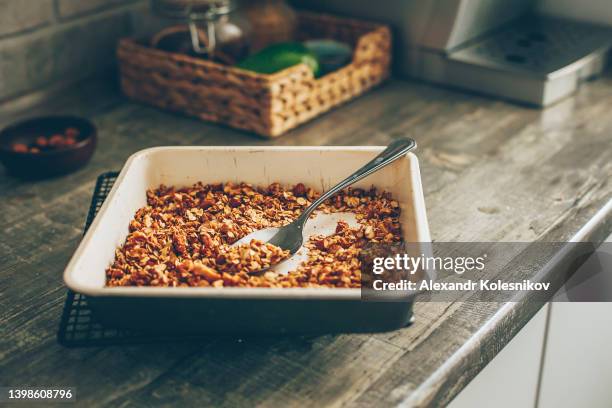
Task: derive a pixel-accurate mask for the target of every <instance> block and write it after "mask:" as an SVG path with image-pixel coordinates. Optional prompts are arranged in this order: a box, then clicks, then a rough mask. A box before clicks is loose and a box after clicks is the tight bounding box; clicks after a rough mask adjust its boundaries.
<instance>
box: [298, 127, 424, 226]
mask: <svg viewBox="0 0 612 408" xmlns="http://www.w3.org/2000/svg"><path fill="white" fill-rule="evenodd" d="M415 147H416V142H415V141H414V140H412V139H408V138H406V139H397V140H394V141H393V142H391V143H390V144H389V145H388V146H387V148H386V149H385V150H383V151H382V152H381V153H380V154H379V155H378V156H376V157H375V158H374V159H372V160H371V161H370V162H368V163H367V164H365V165H364V166H363V167H361V168H360V169H359V170H357V171H355V172H354V173H353V174H351V175H350V176H348V177H347V178H345V179H344V180H342V181H341V182H340V183H338V184H336V185H335V186H333V187H332V188H330V189H329V190H327V191H326V192H325V193H323V194H322V195H321V197H319V198H318V199H316V200H315V201H314V202H313V203H312V204H310V205H309V206H308V207H306V208H305V209H304V211H303V212H302V214H301V215H300V216H299V217H298V218H297V219H296V220H295V222H296V223H304V222H306V220H307V219H308V217H309V216H310V214H312V212H313V211H314V210H315V209H316V208H317V207H318V206H319V205H320V204H321V203H323V202H324V201H325V200H327V199H328V198H330V197H331V196H333V195H334V194H336V193H337V192H339V191H340V190H342V189H344V188H346V187H348V186H350V185H351V184H353V183H356V182H357V181H359V180H361V179H362V178H364V177H367V176H369V175H370V174H372V173H374V172H376V171H378V170H380V169H382V168H383V167H385V166H386V165H388V164H390V163H392V162H394V161H395V160H397V159H399V158H400V157H402V156H403V155H405V154H406V153H408V152H409V151H410V150H412V149H414V148H415Z"/></svg>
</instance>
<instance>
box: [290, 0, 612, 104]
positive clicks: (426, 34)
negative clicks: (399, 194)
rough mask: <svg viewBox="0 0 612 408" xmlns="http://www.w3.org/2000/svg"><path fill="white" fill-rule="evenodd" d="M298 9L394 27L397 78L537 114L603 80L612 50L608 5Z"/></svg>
mask: <svg viewBox="0 0 612 408" xmlns="http://www.w3.org/2000/svg"><path fill="white" fill-rule="evenodd" d="M293 3H294V4H296V6H298V7H306V8H311V9H315V10H319V11H328V12H333V13H337V14H344V15H352V16H356V17H361V18H369V19H374V20H380V21H384V22H387V23H389V24H391V26H392V27H393V29H394V31H395V37H394V41H395V49H394V58H395V72H396V74H399V75H405V76H409V77H413V78H418V79H422V80H425V81H428V82H433V83H437V84H443V85H447V86H451V87H454V88H460V89H466V90H470V91H474V92H478V93H482V94H487V95H492V96H497V97H501V98H504V99H509V100H512V101H517V102H521V103H525V104H529V105H534V106H540V107H544V106H547V105H550V104H553V103H555V102H557V101H559V100H560V99H562V98H564V97H566V96H568V95H570V94H572V93H573V92H574V91H575V90H576V89H577V88H578V87H579V86H580V84H581V83H582V82H584V81H585V80H587V79H592V78H594V77H596V76H597V75H598V74H599V73H601V71H602V69H603V66H604V64H605V61H606V55H607V53H608V51H609V50H610V48H612V1H610V0H581V1H572V0H381V1H378V2H372V1H367V0H295V1H294V2H293ZM585 20H586V21H585Z"/></svg>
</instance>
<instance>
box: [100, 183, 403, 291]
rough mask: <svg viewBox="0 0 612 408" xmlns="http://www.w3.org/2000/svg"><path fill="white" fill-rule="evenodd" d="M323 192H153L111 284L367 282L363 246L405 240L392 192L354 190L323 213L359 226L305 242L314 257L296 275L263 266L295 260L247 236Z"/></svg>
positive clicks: (211, 188)
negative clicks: (350, 218)
mask: <svg viewBox="0 0 612 408" xmlns="http://www.w3.org/2000/svg"><path fill="white" fill-rule="evenodd" d="M318 196H319V193H318V192H316V191H314V190H313V189H312V188H309V187H306V186H305V185H304V184H302V183H299V184H297V185H295V186H292V187H291V188H283V187H282V186H281V185H280V184H279V183H273V184H270V185H269V186H268V187H255V186H253V185H251V184H246V183H240V184H235V183H225V184H202V183H197V184H195V185H193V186H192V187H188V188H181V189H175V188H173V187H166V186H163V185H162V186H160V187H159V188H157V189H154V190H149V191H147V206H145V207H143V208H141V209H139V210H138V211H137V212H136V215H135V216H134V219H133V220H132V221H131V223H130V226H129V234H128V236H127V238H126V240H125V243H124V244H123V245H122V246H121V247H120V248H118V249H117V250H116V252H115V259H114V261H113V263H112V265H111V266H110V267H109V268H108V269H107V270H106V284H107V286H166V287H177V286H185V287H187V286H204V287H206V286H212V287H227V286H242V287H346V288H358V287H360V285H361V262H360V260H359V257H358V255H359V252H360V249H361V248H363V246H364V245H365V244H366V243H368V242H399V241H400V240H401V228H400V223H399V219H398V217H399V213H400V209H399V204H398V203H397V201H395V200H393V199H392V198H391V195H390V194H389V193H385V192H381V193H379V192H377V191H376V189H375V188H372V189H370V190H363V189H350V188H349V189H347V190H345V191H343V192H341V193H339V194H337V195H336V196H334V197H333V198H331V199H329V200H327V201H326V202H325V203H324V204H322V205H321V206H320V207H319V208H318V210H317V211H318V212H323V213H333V212H352V213H354V214H355V217H356V219H357V220H358V222H359V227H358V228H350V227H349V225H348V224H347V223H346V222H343V221H340V222H338V224H337V226H336V230H335V233H334V234H332V235H330V236H322V235H317V236H313V237H311V238H310V239H308V241H307V242H305V246H306V248H307V249H308V260H307V261H305V262H302V263H301V264H300V265H299V266H298V267H297V269H296V270H294V271H291V272H289V273H288V274H280V273H275V272H273V271H271V270H268V271H265V272H261V270H262V269H264V268H266V267H268V266H271V265H274V264H276V263H278V262H280V261H281V260H283V259H285V258H287V257H288V255H289V254H288V252H287V251H283V250H282V249H281V248H278V247H276V246H274V245H271V244H267V243H263V242H261V241H257V240H253V241H251V242H250V243H249V244H247V245H239V246H231V245H232V244H233V243H234V242H236V241H238V240H239V239H240V238H242V237H244V236H245V235H247V234H249V233H251V232H253V231H255V230H258V229H262V228H266V227H280V226H283V225H285V224H288V223H290V222H291V221H293V220H294V219H295V218H296V217H297V216H298V215H299V214H300V213H301V212H302V210H303V209H304V208H305V207H306V206H308V205H309V204H310V203H311V202H312V201H313V200H314V199H316V198H317V197H318ZM315 214H316V213H315Z"/></svg>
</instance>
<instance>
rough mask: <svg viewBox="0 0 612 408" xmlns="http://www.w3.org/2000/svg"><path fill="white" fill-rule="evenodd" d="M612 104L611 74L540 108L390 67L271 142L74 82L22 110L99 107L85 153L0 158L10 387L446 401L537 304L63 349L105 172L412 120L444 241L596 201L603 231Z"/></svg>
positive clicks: (272, 402) (113, 401)
mask: <svg viewBox="0 0 612 408" xmlns="http://www.w3.org/2000/svg"><path fill="white" fill-rule="evenodd" d="M611 109H612V75H610V74H607V75H606V76H605V77H604V78H602V79H600V80H598V81H597V82H593V83H590V84H587V85H586V86H584V87H582V88H581V90H580V92H579V93H578V94H577V95H576V96H575V97H573V98H570V99H567V100H565V101H563V102H561V103H560V104H557V105H556V106H553V107H552V108H549V109H548V110H546V111H538V110H533V109H529V108H524V107H520V106H516V105H510V104H506V103H504V102H498V101H494V100H491V99H486V98H481V97H478V96H471V95H467V94H463V93H458V92H453V91H446V90H443V89H440V88H435V87H430V86H427V85H421V84H417V83H414V82H403V81H392V82H390V83H388V84H387V85H385V86H383V87H381V88H379V89H377V90H375V91H374V92H372V93H370V94H368V95H366V96H365V97H363V98H360V99H359V100H357V101H355V102H352V103H350V104H348V105H345V106H344V107H342V108H340V109H338V110H335V111H333V112H331V113H329V114H327V115H325V116H323V117H322V118H320V119H318V120H315V121H314V122H312V123H310V124H307V125H305V126H303V127H301V128H299V129H297V130H295V131H293V132H291V133H290V134H287V135H286V136H284V137H282V138H279V139H276V140H264V139H260V138H257V137H254V136H251V135H249V134H246V133H242V132H237V131H234V130H231V129H227V128H220V127H216V126H213V125H207V124H204V123H201V122H198V121H195V120H192V119H188V118H184V117H180V116H174V115H171V114H167V113H164V112H160V111H158V110H155V109H152V108H148V107H145V106H142V105H137V104H133V103H129V102H126V101H125V100H123V99H121V98H120V97H119V96H118V95H117V94H116V93H115V92H114V91H112V90H109V88H108V86H103V85H95V84H90V85H88V86H85V87H83V89H81V90H78V91H77V90H75V91H74V92H73V93H70V94H67V95H66V96H64V97H62V98H59V99H57V100H55V101H54V103H53V104H49V105H46V106H42V107H40V108H39V109H35V110H31V111H30V112H29V114H35V113H41V112H70V113H77V114H83V115H86V116H88V117H90V118H92V119H93V121H94V122H95V124H96V125H97V126H98V129H99V147H98V149H97V152H96V154H95V156H94V158H93V160H92V162H91V163H90V164H89V165H88V166H87V167H86V168H85V169H82V170H81V171H79V172H77V173H75V174H72V175H68V176H65V177H62V178H59V179H54V180H48V181H42V182H36V183H31V182H23V181H19V180H16V179H14V178H11V177H8V176H6V175H4V174H2V173H0V207H1V209H2V211H0V231H1V234H0V254H1V260H0V276H1V280H0V294H1V295H0V305H1V309H0V327H1V328H0V333H1V337H0V384H1V385H9V386H10V385H40V386H45V385H46V386H48V385H65V386H73V387H76V388H77V399H78V401H79V402H80V405H82V406H151V405H170V404H181V405H182V406H188V405H197V406H205V405H214V406H228V407H230V406H231V407H235V406H251V405H260V406H300V407H301V406H317V407H318V406H325V405H331V406H341V405H350V406H392V405H396V404H400V403H403V404H404V405H406V406H430V405H431V406H438V405H441V404H444V403H445V402H448V401H450V400H451V399H452V398H453V396H454V395H456V394H457V393H458V392H459V391H460V390H461V389H462V388H463V387H464V386H465V385H466V384H467V383H468V382H469V381H470V380H471V379H472V378H473V377H474V376H475V375H476V374H477V373H478V372H479V371H480V370H481V369H482V368H483V367H484V366H485V365H486V364H487V363H488V362H489V361H490V360H491V359H492V358H493V357H494V356H495V355H496V353H497V352H498V351H499V350H500V349H501V348H502V347H504V346H505V344H507V342H508V341H509V340H510V339H511V338H512V337H513V336H514V335H515V334H516V332H517V331H518V330H520V329H521V328H522V326H523V325H524V324H525V323H526V322H527V321H528V320H529V319H530V318H531V316H532V315H533V314H534V313H535V312H536V311H537V309H538V307H539V305H538V304H534V303H528V302H525V301H522V302H518V303H511V304H498V303H483V302H469V301H467V302H455V303H419V304H417V305H416V306H415V314H416V322H415V323H414V324H413V325H412V326H411V327H409V328H406V329H402V330H398V331H394V332H390V333H381V334H374V335H327V336H319V337H300V338H259V339H249V338H246V339H234V340H228V339H221V338H210V339H207V340H202V341H198V342H191V343H181V344H157V345H141V346H140V345H139V346H128V347H107V348H85V349H64V348H62V347H61V346H59V345H58V344H57V343H56V339H55V335H56V330H57V325H58V321H59V318H60V313H61V309H62V306H63V301H64V297H65V291H66V290H65V287H64V286H63V285H62V280H61V275H62V271H63V268H64V267H65V265H66V263H67V261H68V259H69V257H70V256H71V254H72V252H73V251H74V249H75V248H76V246H77V244H78V242H79V239H80V237H81V233H82V225H83V222H84V219H85V215H86V212H87V209H88V205H89V199H90V197H91V192H92V189H93V185H94V181H95V178H96V176H97V175H98V174H99V173H101V172H103V171H107V170H112V169H119V168H120V167H121V165H122V163H123V162H124V161H125V160H126V158H127V157H128V156H129V155H130V154H131V153H133V152H134V151H136V150H139V149H142V148H146V147H150V146H157V145H380V144H385V143H387V142H388V141H389V140H390V139H391V138H393V137H397V136H401V135H411V136H412V137H414V138H415V139H416V140H417V141H418V143H419V149H418V151H417V155H418V156H419V158H420V161H421V171H422V176H423V185H424V189H425V200H426V203H427V207H428V213H429V214H428V215H429V222H430V227H431V231H432V235H433V238H434V239H435V240H437V241H466V242H469V241H498V240H506V241H532V240H551V241H553V240H565V239H569V238H570V237H572V236H574V234H575V233H576V232H577V231H579V230H580V229H581V228H582V227H583V226H584V225H585V224H587V222H588V221H589V220H591V219H593V218H594V217H595V216H596V215H597V217H596V219H597V222H593V223H592V224H590V225H589V231H588V234H589V235H590V236H592V237H594V239H600V238H599V237H601V238H603V237H604V236H605V235H607V234H609V232H610V229H611V228H610V223H609V222H610V219H611V213H612V205H611V204H612V203H611V201H612V184H611V183H610V180H611V176H612V160H611V158H612V115H610V113H609V112H610V110H611ZM15 117H16V116H15V115H5V116H3V117H0V125H2V124H6V123H7V122H8V121H11V120H13V119H15ZM536 272H537V269H534V270H533V271H531V272H530V273H531V275H533V274H535V273H536ZM219 318H223V317H222V316H220V317H219Z"/></svg>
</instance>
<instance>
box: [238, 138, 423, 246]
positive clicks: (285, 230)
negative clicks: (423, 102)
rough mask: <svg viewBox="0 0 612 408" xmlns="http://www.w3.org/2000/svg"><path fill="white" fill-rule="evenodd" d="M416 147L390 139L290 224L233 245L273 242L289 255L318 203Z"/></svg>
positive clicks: (257, 234)
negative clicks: (382, 147) (377, 152)
mask: <svg viewBox="0 0 612 408" xmlns="http://www.w3.org/2000/svg"><path fill="white" fill-rule="evenodd" d="M415 147H416V142H415V141H414V140H412V139H397V140H395V141H393V142H391V143H390V144H389V146H387V148H386V149H385V150H383V151H382V152H381V153H380V154H379V155H378V156H376V157H375V158H374V159H373V160H371V161H370V162H368V163H367V164H366V165H364V166H363V167H361V168H360V169H359V170H357V171H356V172H354V173H353V174H351V175H350V176H348V177H347V178H346V179H344V180H342V181H341V182H340V183H338V184H336V185H335V186H334V187H332V188H330V189H329V190H327V191H326V192H325V193H323V194H322V195H321V196H320V197H319V198H318V199H316V200H315V201H314V202H313V203H312V204H310V205H309V206H308V207H306V208H305V209H304V212H302V214H300V216H299V217H297V218H296V219H295V220H294V221H293V222H292V223H290V224H287V225H285V226H284V227H281V228H276V227H270V228H264V229H261V230H258V231H254V232H252V233H250V234H248V235H246V236H245V237H242V238H241V239H240V240H238V241H236V242H235V243H234V244H233V245H232V246H234V245H243V244H248V243H250V242H251V240H253V239H257V240H260V241H263V242H268V243H270V244H272V245H276V246H278V247H280V248H282V249H284V250H288V251H289V253H290V254H294V253H296V252H297V251H298V249H300V247H301V246H302V242H303V241H304V236H303V231H304V225H305V224H306V221H308V217H310V214H312V212H313V211H314V210H315V209H316V208H317V207H318V206H319V205H321V203H323V202H324V201H325V200H327V199H328V198H330V197H332V196H333V195H334V194H336V193H338V192H339V191H341V190H342V189H344V188H346V187H348V186H350V185H351V184H353V183H356V182H357V181H359V180H361V179H362V178H364V177H367V176H369V175H370V174H372V173H374V172H376V171H378V170H380V169H382V168H383V167H385V166H386V165H388V164H391V163H392V162H394V161H395V160H397V159H399V158H400V157H402V156H403V155H405V154H406V153H407V152H409V151H410V150H412V149H414V148H415Z"/></svg>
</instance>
